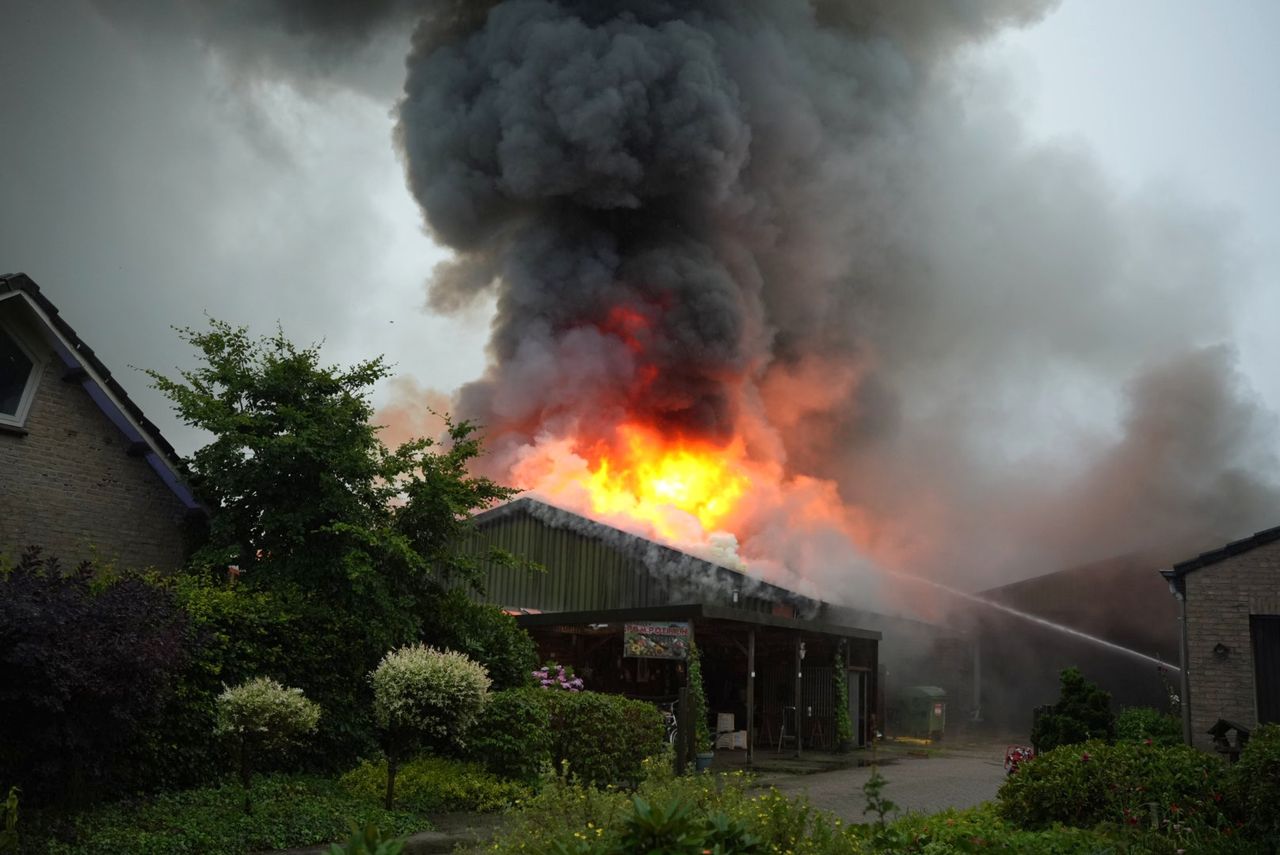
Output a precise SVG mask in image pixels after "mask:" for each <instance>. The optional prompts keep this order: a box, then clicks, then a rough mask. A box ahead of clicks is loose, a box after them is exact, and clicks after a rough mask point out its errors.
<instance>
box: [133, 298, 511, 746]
mask: <svg viewBox="0 0 1280 855" xmlns="http://www.w3.org/2000/svg"><path fill="white" fill-rule="evenodd" d="M179 335H180V336H181V338H182V339H183V340H184V341H186V342H187V343H188V344H190V345H191V346H192V347H193V348H194V349H195V351H196V352H197V354H198V356H199V362H198V364H197V366H196V367H195V368H192V369H189V370H185V371H181V372H179V374H178V376H177V377H176V378H170V377H166V376H165V375H163V374H161V373H159V372H156V371H150V372H148V374H149V376H150V377H151V380H152V382H153V384H154V386H155V387H156V388H157V389H159V390H160V391H161V392H163V393H164V394H165V395H166V396H167V397H168V398H169V399H170V400H171V401H172V402H173V404H174V406H175V408H176V410H177V412H178V414H179V416H181V418H182V419H183V420H184V421H185V422H186V423H187V424H189V425H191V426H193V427H196V428H199V429H201V430H203V431H205V432H207V433H208V434H210V435H211V437H212V439H211V440H210V441H209V443H208V444H207V445H205V446H204V447H202V448H201V449H200V450H198V451H197V452H196V453H195V454H194V455H193V456H192V457H191V458H190V459H189V461H188V469H189V473H188V474H189V477H190V480H191V483H192V485H193V487H194V488H195V489H196V491H197V493H198V495H199V496H200V497H201V499H202V500H203V501H204V502H205V504H206V505H207V506H208V507H209V508H210V511H211V518H210V522H209V527H208V533H207V540H206V542H205V544H204V545H203V546H202V547H201V548H200V549H198V550H197V552H196V553H195V556H194V558H193V567H194V568H195V569H196V571H197V572H203V573H204V575H206V576H207V577H209V578H214V579H224V580H225V579H226V578H227V574H228V572H229V569H230V572H231V573H232V574H233V576H234V579H235V582H236V584H237V585H238V586H242V587H246V588H248V589H250V590H257V591H265V592H269V593H270V594H271V596H272V597H274V598H275V599H276V600H277V601H278V602H279V603H280V604H281V608H282V610H283V611H287V612H288V613H289V615H290V625H291V632H292V635H293V644H292V645H291V655H290V656H289V657H288V658H287V661H285V662H283V663H282V667H281V669H279V671H278V672H277V676H279V677H281V678H283V679H285V680H287V681H288V682H289V683H291V684H293V685H297V686H300V687H302V688H303V689H304V690H305V691H306V693H307V695H308V696H309V697H312V698H315V699H316V700H317V701H318V702H320V703H321V705H322V706H324V707H325V709H326V710H329V711H330V714H328V715H326V716H325V718H324V719H323V721H322V724H321V728H322V730H321V735H320V738H319V740H318V743H319V747H320V749H321V750H320V751H319V752H318V753H319V755H320V756H324V757H327V758H328V759H329V760H330V761H331V762H334V763H343V762H346V761H347V760H350V759H353V757H354V756H355V755H356V754H358V753H361V752H364V751H367V750H369V749H371V748H372V747H373V742H374V735H373V727H372V721H371V717H370V714H369V706H370V705H369V700H370V698H369V687H368V684H367V682H366V681H365V680H364V676H365V675H366V674H367V673H368V672H369V671H370V670H371V669H372V668H373V667H374V666H375V665H376V664H377V662H378V660H379V659H380V658H381V656H382V655H383V654H384V653H385V652H386V651H387V650H388V649H391V648H393V647H397V646H400V645H403V644H408V643H412V642H414V641H418V640H421V639H427V640H436V639H441V640H445V639H447V640H450V641H453V640H455V639H458V640H464V641H465V642H466V644H465V646H467V647H468V649H469V650H470V651H471V652H474V653H477V654H485V653H491V654H493V655H495V656H498V655H503V656H506V657H507V658H508V659H510V660H512V664H510V665H504V667H503V668H502V669H501V670H502V671H503V672H504V675H505V674H507V672H510V674H512V675H514V674H515V672H516V670H517V667H516V664H515V663H516V662H517V661H518V658H519V657H518V655H517V656H514V657H513V656H511V655H510V653H509V651H513V650H514V651H517V652H518V651H519V650H520V645H518V644H517V645H512V644H509V643H507V642H508V641H510V638H511V636H512V634H513V633H512V632H510V631H506V630H508V629H510V628H508V627H506V626H504V625H502V624H501V623H500V622H499V621H497V620H495V619H494V617H493V615H492V614H490V613H489V612H488V611H484V610H477V609H465V608H461V607H453V606H452V605H451V602H450V601H449V599H448V598H449V597H450V591H451V590H453V588H454V587H455V583H456V582H457V581H459V580H461V581H462V582H464V583H467V582H469V583H471V584H473V585H474V584H475V582H476V579H477V577H478V571H479V568H480V567H482V566H483V564H484V562H486V561H508V560H510V557H509V556H506V555H503V554H500V553H490V552H478V551H475V550H466V549H462V548H459V544H460V543H461V542H462V541H463V540H464V539H465V538H466V536H467V535H468V534H469V533H470V531H471V527H472V525H473V524H472V522H471V520H470V517H471V516H472V515H473V514H474V513H475V512H476V511H478V510H482V509H484V508H487V507H489V506H491V505H492V504H494V503H495V502H498V501H500V500H502V499H504V498H506V497H507V496H509V495H510V491H509V490H507V489H506V488H504V487H502V486H500V485H498V484H496V483H494V482H493V481H490V480H488V479H486V478H478V477H474V476H472V475H470V474H469V472H468V465H469V464H470V462H471V461H472V460H473V459H474V458H475V457H476V456H477V455H478V454H480V452H481V445H480V440H479V437H478V436H477V433H476V427H475V426H474V425H473V424H471V423H468V422H459V423H453V422H447V433H446V435H445V436H444V437H443V438H442V439H441V440H439V441H436V440H432V439H416V440H412V441H410V442H407V443H404V444H403V445H400V446H399V447H397V448H395V449H388V448H387V447H386V446H385V445H384V444H383V443H382V441H381V439H380V438H379V433H378V430H379V429H378V426H377V425H375V424H373V423H372V419H373V415H374V411H373V407H372V405H371V403H370V400H369V393H370V390H371V388H372V386H373V384H375V383H376V382H378V381H380V380H382V379H384V378H386V377H387V376H389V373H390V369H389V368H388V366H387V365H386V363H385V362H384V361H383V360H382V359H381V358H377V359H371V360H366V361H363V362H358V363H356V364H355V365H352V366H350V367H345V368H343V367H338V366H331V365H325V364H324V363H323V362H322V361H321V356H320V350H319V347H318V346H317V345H312V346H309V347H299V346H297V345H294V344H293V343H292V342H290V341H289V340H288V339H287V338H285V336H284V333H283V332H282V331H280V330H278V329H277V331H276V332H275V333H273V334H272V335H269V336H266V337H263V338H254V337H252V336H251V335H250V334H249V332H248V330H247V329H246V328H244V327H234V326H232V325H230V324H227V323H225V322H223V321H218V320H211V321H210V323H209V327H208V329H205V330H193V329H183V330H179ZM448 620H455V621H461V622H464V624H463V625H445V622H446V621H448ZM466 621H471V622H472V623H474V625H473V626H472V625H465V622H466ZM515 634H517V635H518V631H516V633H515ZM519 667H520V668H523V665H522V664H521V665H520V666H519Z"/></svg>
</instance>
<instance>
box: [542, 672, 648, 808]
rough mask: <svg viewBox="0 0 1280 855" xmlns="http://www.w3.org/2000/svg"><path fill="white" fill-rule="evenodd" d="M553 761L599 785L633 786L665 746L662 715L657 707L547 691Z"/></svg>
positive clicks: (596, 694)
mask: <svg viewBox="0 0 1280 855" xmlns="http://www.w3.org/2000/svg"><path fill="white" fill-rule="evenodd" d="M543 695H544V702H545V703H546V706H547V712H548V716H549V728H550V734H551V762H552V763H553V764H554V765H555V767H556V768H557V769H559V768H561V766H562V764H565V763H567V764H568V766H569V772H570V774H573V775H576V776H577V777H578V778H579V779H581V780H583V781H587V782H590V783H595V784H600V785H603V784H632V783H635V782H636V781H639V780H640V779H641V778H642V777H643V775H644V771H643V763H644V760H645V758H646V757H651V756H653V755H655V754H658V753H660V752H661V751H662V750H663V747H664V746H665V739H664V735H665V730H664V729H663V723H662V713H660V712H658V708H657V707H655V706H654V705H653V704H648V703H645V702H643V701H632V700H628V699H627V698H624V697H621V696H619V695H606V694H603V693H601V692H544V693H543Z"/></svg>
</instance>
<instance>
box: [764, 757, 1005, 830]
mask: <svg viewBox="0 0 1280 855" xmlns="http://www.w3.org/2000/svg"><path fill="white" fill-rule="evenodd" d="M880 774H882V775H883V776H884V777H885V780H886V781H888V784H887V785H886V786H885V788H884V790H883V794H884V795H885V796H886V797H887V798H889V799H891V800H892V801H893V802H894V803H896V804H897V805H898V807H899V808H901V810H902V811H903V812H906V811H919V812H922V813H934V812H936V811H940V810H945V809H946V808H951V807H954V808H967V807H973V806H974V805H978V804H981V803H982V802H985V801H988V800H990V799H993V798H995V795H996V790H998V789H999V788H1000V783H1001V782H1002V781H1003V780H1004V755H1003V754H1001V755H1000V756H998V757H995V756H983V755H972V754H959V755H949V756H940V757H939V756H935V757H927V758H926V757H910V756H902V757H899V758H897V759H895V761H894V762H892V763H888V764H886V765H882V766H881V767H880ZM869 777H871V769H870V768H868V767H858V768H852V769H836V770H833V771H830V772H816V773H814V774H812V775H763V776H761V779H760V780H761V783H762V784H766V785H769V784H771V785H773V786H775V787H777V788H778V789H779V790H781V791H782V792H784V793H787V794H788V795H799V794H805V795H807V796H808V797H809V801H810V802H812V803H813V805H814V806H815V807H820V808H822V809H823V810H828V811H831V812H832V813H834V814H835V815H836V816H838V817H840V818H841V819H843V820H845V821H846V822H867V821H869V820H870V819H871V817H869V816H864V815H863V813H862V809H863V807H865V806H866V797H865V796H863V794H862V785H863V784H865V783H866V781H867V778H869Z"/></svg>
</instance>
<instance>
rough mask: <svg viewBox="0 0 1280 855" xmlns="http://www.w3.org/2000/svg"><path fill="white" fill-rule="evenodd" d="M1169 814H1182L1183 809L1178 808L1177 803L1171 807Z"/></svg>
mask: <svg viewBox="0 0 1280 855" xmlns="http://www.w3.org/2000/svg"><path fill="white" fill-rule="evenodd" d="M1169 813H1182V808H1180V807H1178V805H1177V803H1176V802H1175V803H1174V804H1171V805H1169Z"/></svg>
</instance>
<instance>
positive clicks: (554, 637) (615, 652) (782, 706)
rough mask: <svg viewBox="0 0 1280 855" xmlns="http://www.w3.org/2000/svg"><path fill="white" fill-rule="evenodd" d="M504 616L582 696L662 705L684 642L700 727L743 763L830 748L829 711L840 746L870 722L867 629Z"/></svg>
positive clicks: (700, 619) (872, 657)
mask: <svg viewBox="0 0 1280 855" xmlns="http://www.w3.org/2000/svg"><path fill="white" fill-rule="evenodd" d="M516 620H517V622H518V623H519V624H520V625H521V626H522V627H524V628H525V629H526V630H528V631H529V633H530V634H531V635H532V636H533V638H534V641H535V642H536V643H537V645H538V650H539V654H540V655H541V657H542V658H543V660H544V661H546V660H554V661H555V662H558V663H561V664H564V665H570V666H572V667H573V668H574V671H575V673H577V674H578V675H579V676H581V677H582V678H583V680H584V682H585V683H586V686H587V688H589V689H592V690H595V691H603V692H612V693H616V694H623V695H626V696H627V697H631V698H635V699H639V700H646V701H650V702H652V703H655V704H658V705H660V706H663V707H665V708H668V709H670V708H671V707H672V706H673V705H674V703H675V701H676V698H677V695H678V693H679V691H680V689H681V688H682V687H684V686H686V685H687V681H688V668H687V659H686V656H685V655H684V654H685V653H686V652H687V644H688V643H689V642H692V643H695V644H696V645H697V647H698V650H699V652H700V654H701V656H702V675H703V684H704V688H705V692H706V697H707V708H708V712H709V721H708V727H709V728H710V730H711V732H712V734H714V735H716V736H717V747H718V748H719V749H720V750H734V745H735V743H736V744H737V746H738V750H742V751H744V752H745V760H746V762H748V763H750V762H752V761H753V760H754V757H755V755H756V753H757V752H762V751H768V752H773V753H775V754H781V753H790V754H793V755H800V754H802V753H803V752H805V751H810V750H824V751H829V750H834V749H835V748H837V747H838V746H837V744H836V743H837V738H836V709H837V705H843V706H844V707H845V708H846V709H848V711H849V717H850V721H851V722H852V725H853V728H852V731H853V739H852V747H857V746H862V745H866V744H867V743H868V741H869V740H870V739H871V738H872V736H873V734H874V731H875V728H876V726H877V722H876V721H875V716H874V712H873V711H874V710H875V709H877V704H876V693H877V692H878V691H879V687H878V686H877V682H876V673H877V664H878V657H879V640H880V633H878V632H874V631H871V630H864V629H860V628H857V627H852V626H843V625H839V624H832V623H826V622H822V621H816V620H805V619H802V618H793V617H783V616H778V615H772V614H766V613H762V612H754V611H748V610H745V609H737V608H731V607H726V606H715V605H709V604H705V603H685V604H676V605H669V606H651V607H643V608H632V609H608V610H597V611H580V612H556V613H547V614H525V615H519V616H517V618H516ZM646 632H647V633H648V635H646ZM650 637H651V638H653V639H655V640H656V641H654V642H650V641H648V640H647V639H649V638H650ZM837 656H839V658H840V659H841V660H842V661H843V669H844V675H845V681H844V682H845V691H844V696H843V697H837V694H836V680H835V677H836V670H835V668H836V661H837ZM734 734H737V739H736V740H735V738H734Z"/></svg>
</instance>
